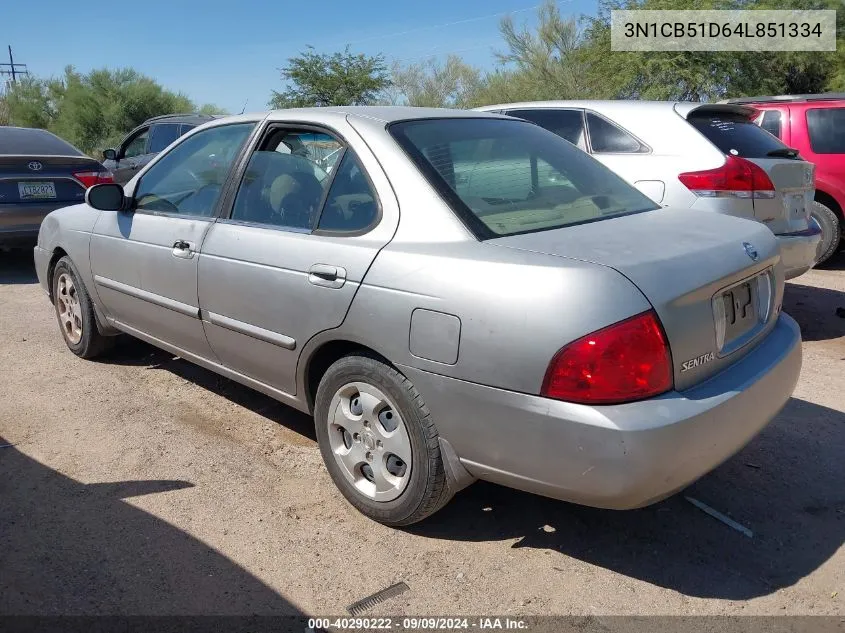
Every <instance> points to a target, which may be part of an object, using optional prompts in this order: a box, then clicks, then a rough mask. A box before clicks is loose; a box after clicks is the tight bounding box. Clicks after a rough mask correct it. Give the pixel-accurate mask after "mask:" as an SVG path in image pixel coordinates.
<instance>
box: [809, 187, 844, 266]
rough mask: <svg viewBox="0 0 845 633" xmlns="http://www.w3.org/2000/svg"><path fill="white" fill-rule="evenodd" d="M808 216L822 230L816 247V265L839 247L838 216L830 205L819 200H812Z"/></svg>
mask: <svg viewBox="0 0 845 633" xmlns="http://www.w3.org/2000/svg"><path fill="white" fill-rule="evenodd" d="M810 216H811V217H812V218H813V219H814V220H815V221H816V222H817V223H818V225H819V227H820V228H821V230H822V239H821V241H820V242H819V246H818V248H817V249H816V265H818V264H821V263H823V262H824V261H825V260H827V259H829V258H830V256H831V255H833V254H834V253H835V252H836V251H837V249H838V248H839V241H840V238H841V233H840V224H839V217H838V216H837V215H836V213H835V212H834V211H833V209H831V208H830V207H827V206H826V205H823V204H822V203H821V202H813V206H812V207H811V208H810Z"/></svg>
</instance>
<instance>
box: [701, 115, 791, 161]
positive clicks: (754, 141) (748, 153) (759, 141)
mask: <svg viewBox="0 0 845 633" xmlns="http://www.w3.org/2000/svg"><path fill="white" fill-rule="evenodd" d="M687 120H688V121H689V122H690V123H691V124H692V125H693V126H694V127H695V128H696V129H697V130H698V131H699V132H701V133H702V134H704V136H706V137H707V139H708V140H709V141H710V142H711V143H713V145H715V146H716V147H718V148H719V149H720V150H721V151H722V152H723V153H725V154H731V155H732V156H742V157H743V158H766V157H770V152H774V151H776V150H783V149H785V148H786V145H784V144H783V143H781V142H780V141H779V140H778V139H777V138H775V137H774V136H772V135H771V134H769V133H768V132H766V131H765V130H763V129H761V128H759V127H758V126H757V125H755V124H754V122H752V121H751V120H750V119H748V118H747V117H745V116H742V115H741V114H732V113H730V112H725V113H721V112H720V113H719V114H714V113H708V114H704V113H701V114H697V113H696V112H693V113H692V114H690V116H689V118H688V119H687ZM777 157H778V158H788V156H786V155H784V154H778V156H777Z"/></svg>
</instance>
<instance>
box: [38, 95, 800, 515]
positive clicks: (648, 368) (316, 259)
mask: <svg viewBox="0 0 845 633" xmlns="http://www.w3.org/2000/svg"><path fill="white" fill-rule="evenodd" d="M35 260H36V265H37V271H38V276H39V279H40V281H41V284H42V286H43V287H44V289H45V290H46V291H47V293H48V294H49V296H50V298H51V300H52V302H53V304H54V306H55V310H56V316H57V319H58V323H59V327H60V330H61V333H62V336H63V337H64V340H65V343H66V344H67V346H68V347H69V348H70V350H71V351H72V352H73V353H75V354H76V355H77V356H80V357H83V358H93V357H95V356H97V355H98V354H101V353H103V352H104V351H106V350H107V348H108V347H109V345H110V343H111V342H112V341H113V340H114V336H115V335H117V334H118V333H121V332H123V333H127V334H130V335H132V336H135V337H137V338H140V339H143V340H145V341H148V342H149V343H152V344H153V345H156V346H158V347H161V348H163V349H166V350H169V351H170V352H172V353H174V354H177V355H179V356H181V357H182V358H185V359H188V360H190V361H193V362H195V363H197V364H199V365H202V366H203V367H206V368H208V369H211V370H212V371H215V372H218V373H220V374H222V375H223V376H226V377H228V378H231V379H233V380H236V381H238V382H240V383H243V384H245V385H248V386H250V387H252V388H254V389H257V390H259V391H262V392H264V393H266V394H269V395H270V396H272V397H274V398H276V399H278V400H280V401H281V402H284V403H286V404H288V405H290V406H293V407H295V408H297V409H300V410H302V411H305V412H307V413H309V414H313V416H314V419H315V422H316V432H317V438H318V441H319V445H320V450H321V452H322V455H323V459H324V461H325V464H326V467H327V469H328V472H329V474H330V475H331V477H332V479H333V480H334V482H335V484H336V485H337V487H338V488H339V489H340V490H341V492H342V493H343V494H344V495H345V497H346V498H347V499H348V500H349V501H350V503H351V504H352V505H354V506H355V507H356V508H358V509H359V510H360V511H361V512H363V513H364V514H366V515H367V516H369V517H371V518H373V519H375V520H377V521H380V522H382V523H385V524H388V525H407V524H410V523H413V522H415V521H419V520H421V519H423V518H424V517H426V516H428V515H429V514H431V513H432V512H434V511H436V510H437V509H438V508H440V507H441V506H442V505H443V504H445V503H446V501H447V500H448V499H449V498H450V497H451V496H452V495H453V494H454V493H455V492H456V491H457V490H459V489H460V488H462V487H463V486H466V485H467V484H469V483H471V482H472V481H474V480H475V479H486V480H489V481H494V482H498V483H501V484H504V485H507V486H512V487H515V488H520V489H523V490H528V491H531V492H535V493H539V494H543V495H548V496H551V497H556V498H559V499H565V500H568V501H573V502H576V503H582V504H587V505H592V506H598V507H605V508H618V509H623V508H634V507H639V506H642V505H646V504H649V503H652V502H654V501H657V500H659V499H661V498H664V497H666V496H667V495H670V494H672V493H673V492H675V491H677V490H679V489H681V488H683V487H684V486H686V485H688V484H689V483H690V482H692V481H694V480H695V479H697V478H698V477H700V476H701V475H703V474H704V473H706V472H708V471H709V470H711V469H712V468H714V467H715V466H717V465H718V464H719V463H720V462H722V461H723V460H725V459H727V458H728V457H730V456H731V455H732V454H734V453H735V452H736V451H737V450H739V449H740V448H741V447H742V446H743V445H744V444H745V443H746V442H748V441H749V440H750V439H751V438H752V437H753V436H754V435H755V434H756V433H757V432H758V431H760V429H762V428H763V427H764V426H765V425H766V423H767V422H768V421H769V420H770V419H771V418H772V417H773V416H774V415H775V414H776V413H777V412H778V411H779V410H780V408H781V407H782V406H783V405H784V403H785V402H786V401H787V399H788V398H789V396H790V394H791V392H792V390H793V388H794V386H795V383H796V381H797V379H798V374H799V371H800V368H801V345H800V333H799V330H798V328H797V326H796V324H795V322H794V321H793V320H792V319H791V318H790V317H789V316H787V315H785V314H783V313H782V312H781V300H782V296H783V278H784V272H783V264H782V263H781V261H780V257H779V254H778V247H777V243H776V240H775V238H774V236H773V234H772V233H771V231H769V230H768V229H767V228H766V227H765V226H764V225H762V224H760V223H756V222H752V221H747V220H742V219H738V218H732V217H725V216H721V215H717V214H701V213H695V212H692V211H685V210H673V209H659V208H656V205H655V204H654V203H653V202H652V201H651V200H649V199H648V198H646V197H645V196H644V195H643V194H641V193H640V192H639V191H637V190H636V189H634V188H633V187H631V186H630V185H628V184H626V183H625V182H624V181H622V180H621V179H620V178H619V177H617V176H615V175H614V174H613V173H612V172H610V171H609V170H608V169H607V168H605V167H603V166H602V165H601V164H600V163H598V162H597V161H596V160H594V159H593V158H591V157H590V156H589V155H587V154H585V153H583V152H581V151H580V150H578V149H577V148H575V147H574V146H572V145H570V144H569V143H567V142H566V141H564V140H562V139H560V138H559V137H557V136H556V135H554V134H552V133H551V132H548V131H546V130H543V129H542V128H540V127H538V126H535V125H532V124H530V123H526V122H523V121H519V120H515V119H512V118H508V117H504V116H500V115H495V114H484V113H479V112H460V111H449V110H427V109H413V108H353V107H349V108H325V109H306V110H289V111H276V112H271V113H269V114H262V115H242V116H236V117H229V118H225V119H219V120H216V121H214V122H212V123H208V124H206V125H203V126H201V127H199V128H196V129H195V130H193V131H192V132H190V133H189V134H187V135H186V136H184V137H182V138H180V139H179V140H177V141H176V142H175V143H174V144H173V145H171V146H170V147H169V148H168V149H167V150H165V151H164V152H162V153H161V154H160V155H159V156H158V157H157V158H156V159H155V160H154V161H152V162H151V163H150V164H149V165H148V166H147V167H146V168H145V169H144V170H143V171H141V172H140V173H139V174H138V175H137V176H136V177H135V178H133V179H132V180H131V181H130V182H129V183H128V184H127V185H126V187H125V189H124V188H122V187H120V186H117V185H99V186H96V187H93V188H91V189H90V190H89V191H88V193H87V196H86V202H85V204H79V205H76V206H72V207H67V208H64V209H60V210H58V211H54V212H53V213H51V214H50V215H49V216H48V217H47V219H46V220H45V221H44V223H43V224H42V227H41V231H40V235H39V238H38V246H37V247H36V248H35Z"/></svg>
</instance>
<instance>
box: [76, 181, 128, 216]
mask: <svg viewBox="0 0 845 633" xmlns="http://www.w3.org/2000/svg"><path fill="white" fill-rule="evenodd" d="M85 202H86V204H88V205H89V206H91V207H94V208H95V209H97V210H99V211H120V210H121V209H123V207H124V205H125V204H126V196H124V195H123V187H122V186H121V185H116V184H114V183H106V184H102V185H94V186H93V187H91V188H89V189H88V190H87V191H86V192H85Z"/></svg>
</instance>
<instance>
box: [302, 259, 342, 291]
mask: <svg viewBox="0 0 845 633" xmlns="http://www.w3.org/2000/svg"><path fill="white" fill-rule="evenodd" d="M308 281H309V282H310V283H312V284H314V285H315V286H325V287H326V288H340V287H341V286H343V284H344V283H345V282H346V269H345V268H341V267H340V266H331V265H329V264H314V265H313V266H311V268H309V269H308Z"/></svg>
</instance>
